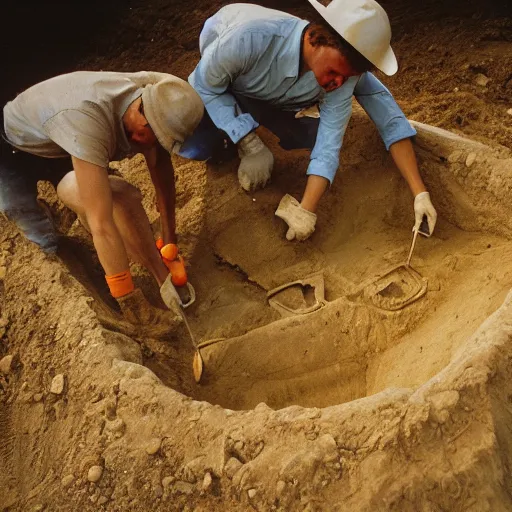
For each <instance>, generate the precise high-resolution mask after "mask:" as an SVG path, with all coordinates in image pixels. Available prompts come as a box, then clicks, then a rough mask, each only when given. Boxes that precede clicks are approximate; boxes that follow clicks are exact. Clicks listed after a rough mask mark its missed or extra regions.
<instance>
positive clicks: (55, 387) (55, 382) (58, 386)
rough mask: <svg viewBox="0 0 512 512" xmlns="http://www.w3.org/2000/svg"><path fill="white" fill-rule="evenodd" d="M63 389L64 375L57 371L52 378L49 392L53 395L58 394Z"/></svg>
mask: <svg viewBox="0 0 512 512" xmlns="http://www.w3.org/2000/svg"><path fill="white" fill-rule="evenodd" d="M63 391H64V375H62V373H59V374H57V375H55V377H53V379H52V384H51V386H50V393H53V394H54V395H60V394H61V393H62V392H63Z"/></svg>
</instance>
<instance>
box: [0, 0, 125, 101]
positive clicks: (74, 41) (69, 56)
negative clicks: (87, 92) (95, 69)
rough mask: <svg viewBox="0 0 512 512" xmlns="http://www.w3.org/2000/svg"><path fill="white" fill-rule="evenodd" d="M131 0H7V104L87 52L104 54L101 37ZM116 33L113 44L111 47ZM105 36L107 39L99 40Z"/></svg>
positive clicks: (2, 44)
mask: <svg viewBox="0 0 512 512" xmlns="http://www.w3.org/2000/svg"><path fill="white" fill-rule="evenodd" d="M133 3H135V2H134V1H132V0H108V1H103V0H90V1H88V2H73V1H71V2H63V1H55V0H49V1H46V2H36V1H33V0H31V1H28V2H27V1H21V2H16V1H13V0H8V1H7V2H3V4H2V9H1V18H2V30H1V31H0V51H1V55H2V78H3V80H2V85H1V87H0V101H1V103H2V105H3V104H5V103H6V102H7V101H8V100H9V99H11V98H13V97H14V96H15V95H16V94H17V93H19V92H21V91H23V90H24V89H26V88H27V87H29V86H31V85H33V84H35V83H37V82H40V81H42V80H45V79H47V78H50V77H51V76H54V75H57V74H60V73H65V72H68V71H72V70H74V69H76V66H77V62H79V61H80V60H81V59H82V58H84V56H86V55H91V54H102V53H103V52H104V51H105V47H102V44H105V45H107V44H108V39H107V38H105V37H101V36H100V34H106V33H108V31H109V30H110V27H112V26H116V24H117V23H118V22H119V19H120V18H122V17H123V16H125V15H126V13H127V12H129V10H130V8H131V5H132V4H133ZM113 40H115V36H114V37H113V38H112V39H111V40H110V43H109V44H108V46H112V45H113V44H115V43H113ZM98 41H102V43H101V44H100V43H98Z"/></svg>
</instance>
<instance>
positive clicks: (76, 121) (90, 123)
mask: <svg viewBox="0 0 512 512" xmlns="http://www.w3.org/2000/svg"><path fill="white" fill-rule="evenodd" d="M43 129H44V131H45V133H46V134H47V135H48V137H49V138H50V139H51V140H52V141H53V142H55V144H57V145H58V146H60V147H61V148H62V149H63V150H64V151H66V152H67V153H69V154H70V155H71V156H74V157H76V158H80V159H81V160H84V161H85V162H89V163H91V164H95V165H99V166H100V167H107V166H108V163H109V160H110V155H111V154H112V151H113V149H114V148H115V141H113V140H112V136H111V135H110V132H111V129H110V128H109V127H108V124H107V122H106V121H105V120H103V119H101V117H100V116H91V115H90V114H88V113H85V112H82V111H80V110H63V111H61V112H58V113H57V114H55V115H54V116H53V117H51V118H50V119H48V121H46V123H44V125H43Z"/></svg>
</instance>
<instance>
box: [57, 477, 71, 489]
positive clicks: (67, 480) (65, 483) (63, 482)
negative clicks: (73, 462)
mask: <svg viewBox="0 0 512 512" xmlns="http://www.w3.org/2000/svg"><path fill="white" fill-rule="evenodd" d="M74 481H75V476H74V475H66V476H65V477H63V478H62V480H61V481H60V485H62V487H64V489H66V488H67V487H69V486H70V485H71V484H72V483H73V482H74Z"/></svg>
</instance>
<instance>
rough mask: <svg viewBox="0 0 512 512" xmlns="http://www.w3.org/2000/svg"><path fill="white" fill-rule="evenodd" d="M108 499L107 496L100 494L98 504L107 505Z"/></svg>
mask: <svg viewBox="0 0 512 512" xmlns="http://www.w3.org/2000/svg"><path fill="white" fill-rule="evenodd" d="M107 501H108V498H107V497H106V496H100V497H99V498H98V505H105V503H107Z"/></svg>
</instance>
